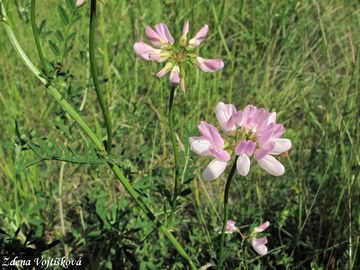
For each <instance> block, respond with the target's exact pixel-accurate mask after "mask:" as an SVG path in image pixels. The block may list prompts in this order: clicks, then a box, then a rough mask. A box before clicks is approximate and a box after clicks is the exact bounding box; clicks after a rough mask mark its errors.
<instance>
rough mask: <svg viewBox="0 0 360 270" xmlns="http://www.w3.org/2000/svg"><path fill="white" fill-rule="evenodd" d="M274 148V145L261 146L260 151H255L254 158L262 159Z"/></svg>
mask: <svg viewBox="0 0 360 270" xmlns="http://www.w3.org/2000/svg"><path fill="white" fill-rule="evenodd" d="M274 148H275V143H268V144H265V145H263V146H261V148H260V149H258V150H256V151H255V153H254V158H255V159H257V160H259V159H262V158H264V157H265V156H266V155H268V154H269V153H271V152H272V151H273V150H274Z"/></svg>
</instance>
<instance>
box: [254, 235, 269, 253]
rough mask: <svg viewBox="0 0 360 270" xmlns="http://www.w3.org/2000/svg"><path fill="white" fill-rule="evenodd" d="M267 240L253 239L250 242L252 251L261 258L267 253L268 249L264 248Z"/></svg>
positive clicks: (262, 238)
mask: <svg viewBox="0 0 360 270" xmlns="http://www.w3.org/2000/svg"><path fill="white" fill-rule="evenodd" d="M267 242H268V241H267V239H266V237H261V238H255V237H254V238H253V240H252V243H251V245H252V247H253V249H254V250H255V251H256V252H257V253H258V254H259V255H261V256H264V255H265V254H266V253H267V252H268V249H267V247H266V246H265V245H266V244H267Z"/></svg>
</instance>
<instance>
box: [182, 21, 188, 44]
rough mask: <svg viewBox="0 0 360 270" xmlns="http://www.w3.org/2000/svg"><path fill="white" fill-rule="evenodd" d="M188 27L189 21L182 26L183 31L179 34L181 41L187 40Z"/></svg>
mask: <svg viewBox="0 0 360 270" xmlns="http://www.w3.org/2000/svg"><path fill="white" fill-rule="evenodd" d="M189 27H190V23H189V21H186V22H185V23H184V26H183V30H182V34H181V38H182V39H185V40H186V38H187V34H188V33H189Z"/></svg>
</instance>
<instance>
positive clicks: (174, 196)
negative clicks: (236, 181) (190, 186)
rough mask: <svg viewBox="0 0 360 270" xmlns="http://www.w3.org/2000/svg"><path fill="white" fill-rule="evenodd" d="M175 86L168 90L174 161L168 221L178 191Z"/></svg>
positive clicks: (173, 211)
mask: <svg viewBox="0 0 360 270" xmlns="http://www.w3.org/2000/svg"><path fill="white" fill-rule="evenodd" d="M175 89H176V87H175V86H171V91H170V97H169V108H168V110H169V111H168V124H169V129H170V138H171V145H172V149H173V154H174V161H175V167H174V190H173V196H172V199H171V212H170V218H169V222H171V220H172V218H173V216H174V213H175V208H176V200H177V196H178V191H179V167H180V166H179V153H178V147H177V143H176V136H175V130H174V110H173V109H174V106H173V105H174V96H175Z"/></svg>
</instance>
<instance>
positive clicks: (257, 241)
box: [225, 219, 270, 256]
mask: <svg viewBox="0 0 360 270" xmlns="http://www.w3.org/2000/svg"><path fill="white" fill-rule="evenodd" d="M235 224H236V222H235V221H234V220H231V219H229V220H228V221H227V223H226V231H225V232H226V233H234V232H239V229H238V228H237V227H236V225H235ZM269 226H270V222H269V221H266V222H265V223H263V224H261V225H259V226H258V227H255V228H254V230H253V231H252V232H251V235H250V238H251V245H252V247H253V249H254V250H255V251H256V252H257V253H258V254H259V255H261V256H264V255H266V254H267V252H268V248H267V247H266V244H267V243H268V240H267V238H266V236H264V237H260V238H257V234H258V233H262V232H263V231H265V230H266V229H267V228H268V227H269Z"/></svg>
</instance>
